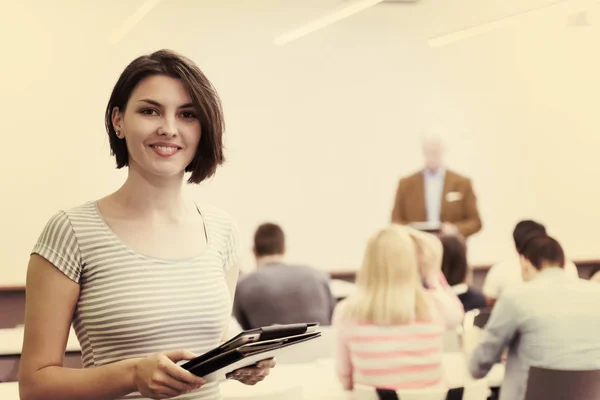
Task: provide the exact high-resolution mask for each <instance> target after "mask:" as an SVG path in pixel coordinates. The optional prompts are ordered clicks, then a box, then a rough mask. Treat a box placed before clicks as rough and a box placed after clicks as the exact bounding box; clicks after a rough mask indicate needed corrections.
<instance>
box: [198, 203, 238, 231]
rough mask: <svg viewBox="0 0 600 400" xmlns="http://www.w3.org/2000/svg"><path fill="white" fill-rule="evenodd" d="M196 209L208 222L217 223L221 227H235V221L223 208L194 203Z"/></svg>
mask: <svg viewBox="0 0 600 400" xmlns="http://www.w3.org/2000/svg"><path fill="white" fill-rule="evenodd" d="M196 207H198V209H199V210H200V213H201V214H202V215H203V216H204V217H205V218H206V219H207V220H208V221H209V222H213V223H218V224H221V225H228V226H236V225H237V223H236V220H235V219H234V218H233V216H232V215H231V214H230V213H229V212H228V211H225V210H224V209H223V208H220V207H217V206H215V205H212V204H204V203H199V202H196Z"/></svg>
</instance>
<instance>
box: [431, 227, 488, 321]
mask: <svg viewBox="0 0 600 400" xmlns="http://www.w3.org/2000/svg"><path fill="white" fill-rule="evenodd" d="M440 240H441V242H442V246H443V248H444V253H443V257H442V272H443V273H444V276H445V277H446V280H447V281H448V284H449V285H450V286H451V287H452V290H453V291H454V293H456V295H457V296H458V298H459V299H460V301H461V303H462V304H463V307H464V309H465V311H470V310H473V309H482V308H486V307H487V303H486V301H485V297H484V296H483V294H482V293H481V292H480V291H479V290H477V289H475V288H472V287H469V285H467V283H466V280H467V272H468V264H467V250H466V247H465V243H464V241H463V239H461V238H460V237H458V236H449V235H442V236H441V237H440Z"/></svg>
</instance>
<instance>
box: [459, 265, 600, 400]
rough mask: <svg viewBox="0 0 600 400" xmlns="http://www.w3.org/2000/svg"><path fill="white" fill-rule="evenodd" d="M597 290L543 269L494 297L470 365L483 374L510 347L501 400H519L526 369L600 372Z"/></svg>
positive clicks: (599, 290)
mask: <svg viewBox="0 0 600 400" xmlns="http://www.w3.org/2000/svg"><path fill="white" fill-rule="evenodd" d="M599 304H600V286H599V285H598V284H596V283H593V282H589V281H587V280H584V279H569V278H567V276H566V274H565V271H564V270H563V269H562V268H548V269H545V270H542V271H541V272H539V273H538V275H537V276H536V277H535V278H534V279H533V280H531V281H529V282H526V283H524V284H522V285H519V286H517V287H516V288H511V289H510V290H508V291H507V292H506V293H504V294H503V295H502V297H500V298H499V299H498V302H497V303H496V305H495V306H494V308H493V310H492V315H491V316H490V319H489V320H488V322H487V324H486V326H485V330H484V332H483V337H482V340H481V342H480V344H479V345H478V346H477V348H476V349H475V351H474V352H473V355H472V357H471V360H470V363H469V369H470V371H471V374H472V375H473V376H474V377H475V378H479V377H483V376H485V375H486V374H487V373H488V372H489V371H490V369H491V368H492V367H493V366H494V365H495V364H496V363H497V362H499V361H500V357H501V355H502V353H503V351H504V349H505V348H508V359H507V362H506V373H505V375H504V381H503V383H502V387H501V388H500V400H523V398H524V394H525V390H526V386H527V378H528V374H529V368H530V367H532V366H535V367H542V368H551V369H560V370H590V369H600V339H599V338H598V332H600V307H598V305H599Z"/></svg>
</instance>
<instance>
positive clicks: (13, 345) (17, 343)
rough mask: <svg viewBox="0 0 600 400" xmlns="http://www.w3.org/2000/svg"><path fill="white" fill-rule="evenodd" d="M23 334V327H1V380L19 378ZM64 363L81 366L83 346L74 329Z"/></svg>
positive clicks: (68, 342) (11, 380)
mask: <svg viewBox="0 0 600 400" xmlns="http://www.w3.org/2000/svg"><path fill="white" fill-rule="evenodd" d="M23 334H24V329H23V327H17V328H12V329H0V382H13V381H16V380H17V374H18V371H19V363H20V360H21V349H22V347H23ZM64 365H65V366H67V367H71V368H80V367H81V347H80V345H79V341H78V340H77V336H75V332H74V331H73V330H72V329H71V331H70V333H69V339H68V341H67V347H66V351H65V360H64ZM0 399H1V400H4V397H2V396H1V395H0Z"/></svg>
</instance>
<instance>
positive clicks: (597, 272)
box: [590, 267, 600, 283]
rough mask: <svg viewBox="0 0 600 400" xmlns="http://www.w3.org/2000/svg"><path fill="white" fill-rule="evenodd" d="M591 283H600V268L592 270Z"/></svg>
mask: <svg viewBox="0 0 600 400" xmlns="http://www.w3.org/2000/svg"><path fill="white" fill-rule="evenodd" d="M590 281H592V282H598V283H600V267H596V268H594V269H592V271H591V272H590Z"/></svg>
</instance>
